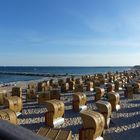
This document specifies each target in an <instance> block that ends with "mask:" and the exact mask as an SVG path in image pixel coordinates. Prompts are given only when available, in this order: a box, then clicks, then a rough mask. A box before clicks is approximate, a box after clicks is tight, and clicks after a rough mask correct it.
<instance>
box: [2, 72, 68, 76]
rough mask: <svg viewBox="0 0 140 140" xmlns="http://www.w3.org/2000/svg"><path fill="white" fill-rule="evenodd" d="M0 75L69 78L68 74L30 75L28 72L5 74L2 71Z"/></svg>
mask: <svg viewBox="0 0 140 140" xmlns="http://www.w3.org/2000/svg"><path fill="white" fill-rule="evenodd" d="M0 75H22V76H39V77H56V76H67V75H68V74H67V73H66V74H57V75H56V74H48V73H28V72H3V71H0Z"/></svg>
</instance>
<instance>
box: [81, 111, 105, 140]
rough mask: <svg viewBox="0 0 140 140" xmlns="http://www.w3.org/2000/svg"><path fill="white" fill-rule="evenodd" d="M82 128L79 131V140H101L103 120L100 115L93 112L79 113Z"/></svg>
mask: <svg viewBox="0 0 140 140" xmlns="http://www.w3.org/2000/svg"><path fill="white" fill-rule="evenodd" d="M80 116H81V118H82V121H83V127H82V128H81V129H80V131H79V140H97V139H99V140H103V137H102V135H103V132H104V126H105V119H104V116H103V115H102V114H101V113H98V112H95V111H90V110H86V111H81V112H80Z"/></svg>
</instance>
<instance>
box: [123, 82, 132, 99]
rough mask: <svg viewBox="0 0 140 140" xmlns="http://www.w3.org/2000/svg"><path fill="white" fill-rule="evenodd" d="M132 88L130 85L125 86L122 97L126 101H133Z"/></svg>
mask: <svg viewBox="0 0 140 140" xmlns="http://www.w3.org/2000/svg"><path fill="white" fill-rule="evenodd" d="M133 92H134V87H133V86H132V85H130V84H127V85H126V86H125V90H124V96H125V97H126V98H128V99H133Z"/></svg>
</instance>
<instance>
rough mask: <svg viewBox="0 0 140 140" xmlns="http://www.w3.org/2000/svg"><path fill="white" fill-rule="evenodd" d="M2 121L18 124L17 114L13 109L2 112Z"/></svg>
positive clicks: (0, 113)
mask: <svg viewBox="0 0 140 140" xmlns="http://www.w3.org/2000/svg"><path fill="white" fill-rule="evenodd" d="M0 119H2V120H6V121H8V122H10V123H13V124H17V116H16V112H15V111H13V110H11V109H3V110H0Z"/></svg>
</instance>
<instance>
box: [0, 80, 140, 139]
mask: <svg viewBox="0 0 140 140" xmlns="http://www.w3.org/2000/svg"><path fill="white" fill-rule="evenodd" d="M38 81H39V80H37V81H35V82H38ZM30 82H33V81H28V82H17V83H16V85H17V86H22V88H23V111H22V115H20V116H19V117H18V124H19V125H21V126H23V127H25V128H27V129H30V130H32V131H33V132H37V131H38V129H39V128H40V127H43V126H45V123H44V122H45V118H44V113H45V112H46V111H47V109H46V106H43V105H42V106H41V105H38V103H37V102H25V94H26V92H25V89H26V87H27V84H28V83H30ZM13 86H14V85H11V86H8V87H1V88H0V89H7V90H8V91H9V92H10V90H11V88H12V87H13ZM123 93H124V91H123V90H121V91H119V94H120V96H121V110H119V111H118V112H113V113H112V118H111V123H110V128H109V129H106V130H105V134H104V140H124V139H127V140H139V139H140V133H139V132H140V95H139V94H134V99H126V98H124V95H123ZM72 94H73V93H63V94H61V100H62V101H64V103H65V122H64V123H63V124H62V125H60V126H58V127H57V128H65V129H69V130H72V138H73V140H78V132H79V129H80V128H81V127H82V120H81V117H80V115H79V113H76V112H74V111H73V110H72V102H71V101H72ZM85 94H86V95H87V100H88V102H87V106H88V109H91V110H96V109H97V108H96V105H95V101H94V93H93V92H85Z"/></svg>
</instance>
